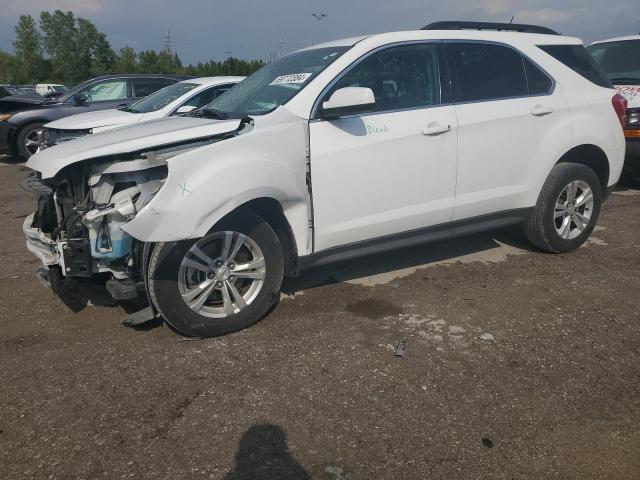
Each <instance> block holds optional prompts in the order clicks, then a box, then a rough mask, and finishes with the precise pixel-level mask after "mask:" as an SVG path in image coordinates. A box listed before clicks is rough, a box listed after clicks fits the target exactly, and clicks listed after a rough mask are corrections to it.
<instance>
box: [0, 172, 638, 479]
mask: <svg viewBox="0 0 640 480" xmlns="http://www.w3.org/2000/svg"><path fill="white" fill-rule="evenodd" d="M6 163H12V162H6ZM22 169H23V167H21V166H20V165H8V166H2V167H0V215H1V217H0V219H1V221H2V228H1V229H0V260H1V261H2V265H3V268H2V269H1V270H0V324H1V327H2V328H1V330H0V364H1V365H2V370H1V373H0V407H1V408H0V478H3V479H23V478H24V479H30V478H37V479H98V478H106V479H119V478H135V479H147V478H149V479H167V480H169V479H192V478H193V479H199V478H204V479H208V478H214V479H218V478H224V479H234V480H235V479H278V480H288V479H308V478H314V479H327V480H346V479H351V480H354V479H427V478H429V479H432V478H433V479H439V478H447V479H457V478H460V479H468V478H491V479H499V478H505V479H511V478H518V479H536V480H539V479H545V478H561V479H590V478H593V479H603V478H615V479H616V480H621V479H638V478H640V400H639V398H640V397H639V394H640V366H639V361H640V326H639V312H640V296H639V292H640V276H639V275H638V270H639V268H640V182H638V181H637V180H634V179H632V178H629V179H628V180H627V181H628V186H626V187H623V188H621V189H620V190H619V191H618V192H616V193H615V194H614V195H612V197H611V199H610V200H609V202H608V203H607V204H606V206H605V207H604V209H603V213H602V217H601V221H600V225H599V227H598V229H597V231H596V232H594V235H593V238H592V240H591V241H589V242H588V243H587V244H586V245H585V246H584V247H583V248H581V249H580V250H579V251H577V252H575V253H572V254H569V255H547V254H543V253H539V252H536V251H533V250H532V249H531V248H530V247H528V246H527V244H526V242H524V241H523V239H522V236H521V235H520V234H519V233H518V232H517V231H505V232H499V233H497V234H496V233H494V234H491V235H479V236H474V237H469V238H465V239H460V240H456V241H452V242H446V243H441V244H433V245H428V246H424V247H421V248H417V249H411V250H406V251H401V252H396V253H393V254H388V255H385V256H381V257H376V258H370V259H365V260H359V261H353V262H349V263H344V264H341V265H337V266H333V267H331V268H325V269H319V270H315V271H311V272H309V273H307V274H305V275H304V276H303V277H302V278H300V279H298V280H296V281H295V282H288V284H287V288H286V290H287V292H288V295H286V296H284V297H283V299H282V301H281V303H280V305H279V307H278V308H277V309H276V310H275V311H274V312H273V313H272V314H271V315H270V316H269V317H268V318H266V319H265V320H264V321H262V322H261V323H259V324H258V325H256V326H254V327H253V328H250V329H249V330H246V331H244V332H240V333H237V334H234V335H230V336H227V337H224V338H218V339H212V340H196V341H190V340H187V339H185V338H182V337H180V336H178V335H177V334H175V333H174V332H172V331H171V330H170V329H169V328H166V327H164V326H162V324H160V323H156V324H153V325H149V326H147V327H146V328H143V329H139V330H133V329H129V328H125V327H123V326H121V325H120V323H119V322H120V320H121V318H122V316H123V315H124V313H125V310H124V308H123V307H121V306H116V305H112V304H110V303H109V302H108V301H107V300H106V297H105V296H104V294H103V292H102V291H101V290H100V289H99V288H97V287H92V288H87V287H86V286H83V288H80V287H78V289H77V290H75V293H74V295H72V296H71V297H70V298H66V299H65V300H66V302H67V304H68V305H69V306H66V305H65V304H64V303H63V302H62V301H61V300H60V299H58V298H56V297H54V296H53V295H52V294H51V293H50V292H49V291H48V290H47V289H46V288H45V287H44V286H43V284H41V282H40V281H39V280H38V279H37V277H36V275H35V271H36V269H37V268H38V262H37V261H36V260H35V259H34V258H32V256H31V255H30V254H29V253H28V252H27V251H26V249H25V248H24V245H23V241H22V234H21V224H22V222H23V219H24V218H25V216H26V215H28V214H29V213H30V212H31V210H32V208H33V200H32V199H31V198H30V197H29V195H27V194H26V193H24V192H22V191H21V190H19V188H18V187H17V186H16V179H17V178H18V177H20V176H21V175H24V172H22V171H21V170H22ZM402 340H405V341H406V346H407V349H406V353H405V355H404V356H403V357H396V356H394V351H395V350H396V348H397V346H398V344H399V342H400V341H402Z"/></svg>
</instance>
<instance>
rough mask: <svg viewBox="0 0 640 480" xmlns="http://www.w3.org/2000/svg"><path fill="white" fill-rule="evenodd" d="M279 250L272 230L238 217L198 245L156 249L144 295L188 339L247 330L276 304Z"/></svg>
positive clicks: (240, 214)
mask: <svg viewBox="0 0 640 480" xmlns="http://www.w3.org/2000/svg"><path fill="white" fill-rule="evenodd" d="M283 273H284V261H283V252H282V246H281V244H280V242H279V240H278V237H277V235H276V233H275V232H274V231H273V229H272V228H271V226H269V224H267V223H266V222H265V221H264V220H262V219H261V218H260V217H258V216H257V215H255V214H253V213H251V212H248V211H241V212H238V213H236V214H234V215H233V216H232V217H231V218H229V219H227V220H224V221H223V222H222V223H221V224H220V225H218V226H217V227H216V228H215V229H214V231H212V232H211V233H209V234H208V235H206V236H205V237H203V238H201V239H199V240H187V241H182V242H171V243H160V244H157V245H156V246H155V247H154V249H153V251H152V254H151V258H150V262H149V268H148V277H149V291H150V292H149V293H150V296H151V298H152V300H153V302H154V304H155V305H156V306H157V307H158V309H159V310H160V313H161V315H162V316H163V317H164V319H165V320H166V321H167V323H169V324H170V325H171V326H172V327H174V328H175V329H176V330H178V331H180V332H181V333H183V334H185V335H189V336H197V337H214V336H219V335H225V334H227V333H231V332H235V331H237V330H241V329H244V328H247V327H248V326H250V325H252V324H254V323H256V322H257V321H259V320H260V319H261V318H262V317H263V316H264V315H265V314H266V313H267V311H268V310H269V309H270V308H271V307H272V306H273V305H274V304H275V303H276V302H277V301H278V299H279V295H280V287H281V284H282V278H283Z"/></svg>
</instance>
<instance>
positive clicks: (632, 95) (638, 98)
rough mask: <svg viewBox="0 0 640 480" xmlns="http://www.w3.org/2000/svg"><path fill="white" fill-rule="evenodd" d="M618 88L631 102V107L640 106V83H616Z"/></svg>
mask: <svg viewBox="0 0 640 480" xmlns="http://www.w3.org/2000/svg"><path fill="white" fill-rule="evenodd" d="M616 89H617V90H618V92H620V95H622V96H623V97H624V98H626V99H627V102H629V108H638V107H640V85H616Z"/></svg>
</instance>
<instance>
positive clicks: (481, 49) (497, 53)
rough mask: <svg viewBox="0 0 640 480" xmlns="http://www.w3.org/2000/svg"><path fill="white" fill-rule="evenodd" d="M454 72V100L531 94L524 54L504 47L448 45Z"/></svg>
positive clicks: (476, 99)
mask: <svg viewBox="0 0 640 480" xmlns="http://www.w3.org/2000/svg"><path fill="white" fill-rule="evenodd" d="M443 50H444V51H445V52H446V57H447V63H448V65H449V68H450V70H451V78H450V83H451V85H450V86H451V92H450V93H449V95H450V96H451V100H452V101H454V102H473V101H482V100H497V99H502V98H512V97H524V96H527V95H528V88H527V78H526V75H525V71H524V64H523V62H522V55H520V54H519V53H518V52H516V51H515V50H512V49H511V48H507V47H503V46H501V45H492V44H482V43H454V44H450V45H445V46H444V49H443Z"/></svg>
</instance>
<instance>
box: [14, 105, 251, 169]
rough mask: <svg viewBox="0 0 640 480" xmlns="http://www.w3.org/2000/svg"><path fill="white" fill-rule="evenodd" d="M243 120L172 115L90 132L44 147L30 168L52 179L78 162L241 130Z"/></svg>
mask: <svg viewBox="0 0 640 480" xmlns="http://www.w3.org/2000/svg"><path fill="white" fill-rule="evenodd" d="M240 124H241V120H211V119H206V118H197V117H171V118H161V119H159V120H152V121H149V122H144V123H140V124H136V125H131V126H125V127H120V128H116V129H114V130H108V131H106V132H103V133H95V134H93V135H87V136H84V137H81V138H78V139H76V140H73V141H70V142H64V143H61V144H60V145H56V146H55V147H50V148H47V149H45V150H41V151H40V152H38V153H36V154H35V155H33V156H32V157H30V158H29V161H28V162H27V167H29V168H31V169H33V170H36V171H38V172H40V173H41V174H42V178H51V177H53V176H55V174H56V173H58V172H59V171H60V170H62V169H63V168H65V167H67V166H69V165H72V164H74V163H76V162H81V161H83V160H88V159H92V158H98V157H106V156H110V155H121V154H126V153H134V152H138V151H140V150H145V149H150V148H154V147H160V146H167V145H172V144H177V143H183V142H188V141H189V140H197V139H205V138H209V137H213V136H216V135H221V134H223V133H228V132H233V131H234V130H237V129H238V127H239V126H240Z"/></svg>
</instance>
